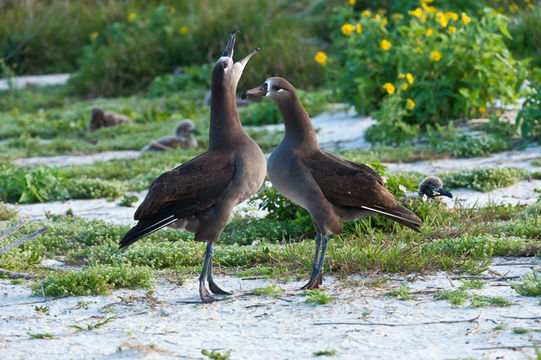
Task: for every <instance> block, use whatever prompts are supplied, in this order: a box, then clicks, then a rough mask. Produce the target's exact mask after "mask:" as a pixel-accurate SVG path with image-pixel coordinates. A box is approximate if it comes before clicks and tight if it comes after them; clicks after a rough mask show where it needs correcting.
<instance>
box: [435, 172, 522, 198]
mask: <svg viewBox="0 0 541 360" xmlns="http://www.w3.org/2000/svg"><path fill="white" fill-rule="evenodd" d="M529 174H530V172H529V171H528V170H524V169H518V168H487V167H482V168H476V169H472V170H464V171H460V172H454V173H447V174H442V175H441V180H442V181H443V183H444V184H445V187H446V188H449V189H454V188H461V187H464V188H468V189H473V190H477V191H482V192H488V191H492V190H494V189H498V188H502V187H506V186H510V185H513V184H515V183H516V182H518V181H521V180H523V179H525V178H526V177H527V176H528V175H529Z"/></svg>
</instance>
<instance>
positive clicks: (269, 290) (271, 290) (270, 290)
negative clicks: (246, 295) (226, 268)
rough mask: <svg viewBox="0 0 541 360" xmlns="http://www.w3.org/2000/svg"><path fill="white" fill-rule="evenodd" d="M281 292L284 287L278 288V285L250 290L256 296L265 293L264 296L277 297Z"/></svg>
mask: <svg viewBox="0 0 541 360" xmlns="http://www.w3.org/2000/svg"><path fill="white" fill-rule="evenodd" d="M283 293H284V289H282V288H280V287H279V286H278V285H271V286H267V287H264V288H257V289H254V290H253V291H252V294H254V295H257V296H261V295H265V296H270V297H274V298H277V297H279V296H280V295H282V294H283Z"/></svg>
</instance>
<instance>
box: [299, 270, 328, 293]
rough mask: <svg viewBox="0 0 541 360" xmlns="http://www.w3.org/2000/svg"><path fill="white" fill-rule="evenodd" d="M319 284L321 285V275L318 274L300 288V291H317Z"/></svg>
mask: <svg viewBox="0 0 541 360" xmlns="http://www.w3.org/2000/svg"><path fill="white" fill-rule="evenodd" d="M321 284H323V273H319V274H317V275H316V276H315V277H313V278H312V279H310V281H308V283H306V284H305V285H304V286H303V287H301V290H312V289H319V287H320V286H321Z"/></svg>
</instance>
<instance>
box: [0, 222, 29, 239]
mask: <svg viewBox="0 0 541 360" xmlns="http://www.w3.org/2000/svg"><path fill="white" fill-rule="evenodd" d="M27 221H28V220H21V221H19V222H18V223H17V224H15V225H13V226H12V227H11V229H9V230H8V231H6V232H5V233H4V234H2V235H0V242H2V241H4V239H7V238H8V237H9V236H10V235H11V234H13V233H14V232H15V231H17V229H19V228H20V227H21V226H23V225H24V224H26V222H27Z"/></svg>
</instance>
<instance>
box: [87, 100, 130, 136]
mask: <svg viewBox="0 0 541 360" xmlns="http://www.w3.org/2000/svg"><path fill="white" fill-rule="evenodd" d="M120 124H128V125H132V124H133V122H132V120H131V119H130V118H129V117H127V116H124V115H119V114H115V113H112V112H108V113H106V112H105V111H103V110H102V109H100V108H99V107H96V106H95V107H93V108H92V116H91V118H90V122H89V123H88V130H89V131H96V130H98V129H100V128H102V127H112V126H117V125H120Z"/></svg>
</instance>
